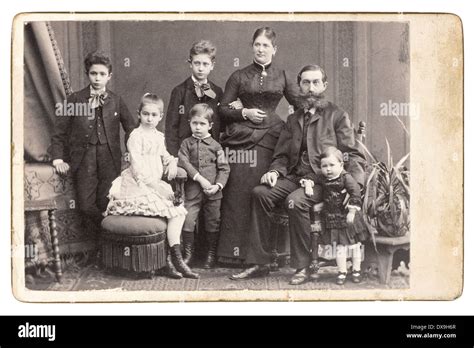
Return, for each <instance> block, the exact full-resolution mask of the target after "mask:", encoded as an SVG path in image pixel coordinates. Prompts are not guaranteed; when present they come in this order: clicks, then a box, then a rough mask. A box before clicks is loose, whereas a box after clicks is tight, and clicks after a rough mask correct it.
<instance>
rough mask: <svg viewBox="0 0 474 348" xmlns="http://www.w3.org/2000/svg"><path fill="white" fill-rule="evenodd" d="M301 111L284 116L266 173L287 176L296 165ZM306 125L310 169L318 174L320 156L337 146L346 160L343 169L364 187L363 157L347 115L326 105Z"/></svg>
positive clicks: (300, 136)
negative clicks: (284, 121) (329, 147)
mask: <svg viewBox="0 0 474 348" xmlns="http://www.w3.org/2000/svg"><path fill="white" fill-rule="evenodd" d="M303 116H304V110H303V109H299V110H296V111H295V113H293V114H291V115H290V116H288V119H287V121H286V124H285V125H284V126H283V129H282V132H281V133H280V137H279V139H278V143H277V146H276V148H275V151H274V152H273V161H272V164H271V166H270V169H269V170H276V171H278V172H279V173H280V175H282V176H286V175H288V174H290V173H291V171H292V170H293V169H294V168H295V166H296V165H297V163H298V159H299V153H300V148H301V142H302V137H303ZM309 122H310V123H309V126H308V135H307V146H308V156H309V162H310V165H311V168H312V169H313V172H314V173H315V174H316V175H319V174H321V169H320V156H321V153H322V152H323V150H324V149H325V148H326V147H328V146H334V147H337V148H338V149H339V150H340V151H341V152H342V153H343V154H344V153H345V154H347V155H348V156H345V157H347V158H348V160H347V162H346V163H345V164H344V167H345V169H346V171H347V172H349V173H350V174H351V175H352V176H353V177H354V179H355V180H356V181H357V182H358V183H359V184H360V185H364V180H365V157H364V155H363V154H362V152H361V151H359V148H358V146H357V144H356V141H355V135H354V128H353V127H352V124H351V121H350V119H349V115H348V114H347V112H345V111H344V110H342V109H341V108H339V107H338V106H336V105H334V104H333V103H331V102H328V103H327V104H326V106H325V107H323V108H321V109H318V111H317V112H316V113H315V114H314V115H313V116H311V119H310V121H309Z"/></svg>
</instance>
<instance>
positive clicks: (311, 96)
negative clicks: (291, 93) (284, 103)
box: [298, 92, 327, 110]
mask: <svg viewBox="0 0 474 348" xmlns="http://www.w3.org/2000/svg"><path fill="white" fill-rule="evenodd" d="M298 104H299V107H300V108H303V109H307V110H309V109H312V108H321V107H324V106H326V104H327V102H326V100H325V95H324V93H321V94H315V93H311V92H308V93H302V92H300V93H299V95H298Z"/></svg>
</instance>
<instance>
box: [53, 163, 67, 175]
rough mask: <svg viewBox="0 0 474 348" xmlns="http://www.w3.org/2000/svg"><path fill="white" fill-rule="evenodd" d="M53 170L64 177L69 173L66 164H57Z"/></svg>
mask: <svg viewBox="0 0 474 348" xmlns="http://www.w3.org/2000/svg"><path fill="white" fill-rule="evenodd" d="M54 169H55V170H56V172H57V173H58V174H61V175H66V174H67V173H68V172H69V164H67V163H66V162H62V163H58V164H56V165H55V166H54Z"/></svg>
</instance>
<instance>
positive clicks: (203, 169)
mask: <svg viewBox="0 0 474 348" xmlns="http://www.w3.org/2000/svg"><path fill="white" fill-rule="evenodd" d="M435 19H436V20H435ZM427 28H429V29H430V30H427ZM13 42H14V44H13V59H14V66H13V74H12V83H13V92H14V93H13V95H14V100H13V115H12V124H13V146H14V149H15V151H14V153H13V162H12V170H13V178H14V180H13V189H12V191H13V206H14V209H13V229H12V230H13V232H12V259H13V280H14V281H13V287H14V293H15V296H16V297H17V298H18V299H20V300H22V301H32V302H37V301H38V302H64V301H66V302H69V301H75V302H76V301H93V302H109V301H120V302H122V301H125V302H126V301H317V300H414V299H433V300H452V299H455V298H456V297H458V296H460V294H461V292H462V285H463V230H462V218H463V215H462V211H463V206H462V196H463V176H462V166H463V148H462V130H463V113H462V106H463V89H462V86H463V56H462V28H461V23H460V21H459V19H458V18H457V17H455V16H453V15H448V14H446V15H421V14H417V15H414V14H413V15H394V14H378V15H375V14H372V15H371V14H365V15H362V14H344V15H335V14H334V15H327V14H326V15H322V14H304V15H303V14H274V15H271V16H270V15H266V14H260V15H252V14H212V15H211V14H201V15H196V14H180V15H172V14H146V15H145V14H140V15H139V14H132V13H130V14H121V15H117V14H78V15H75V16H74V18H72V17H70V16H69V15H67V14H22V15H20V16H17V17H16V19H15V22H14V31H13ZM448 182H449V185H446V184H445V183H448Z"/></svg>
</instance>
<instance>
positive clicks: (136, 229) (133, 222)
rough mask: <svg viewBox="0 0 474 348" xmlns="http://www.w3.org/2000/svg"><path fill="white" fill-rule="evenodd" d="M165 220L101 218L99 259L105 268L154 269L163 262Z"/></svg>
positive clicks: (142, 217)
mask: <svg viewBox="0 0 474 348" xmlns="http://www.w3.org/2000/svg"><path fill="white" fill-rule="evenodd" d="M165 243H166V220H165V219H162V218H159V217H145V216H113V215H109V216H107V217H106V218H104V219H103V220H102V231H101V245H102V262H103V264H104V266H105V267H106V268H114V269H123V270H127V271H134V272H154V271H156V270H159V269H160V268H163V267H164V266H165V265H166V248H165Z"/></svg>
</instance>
